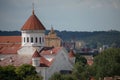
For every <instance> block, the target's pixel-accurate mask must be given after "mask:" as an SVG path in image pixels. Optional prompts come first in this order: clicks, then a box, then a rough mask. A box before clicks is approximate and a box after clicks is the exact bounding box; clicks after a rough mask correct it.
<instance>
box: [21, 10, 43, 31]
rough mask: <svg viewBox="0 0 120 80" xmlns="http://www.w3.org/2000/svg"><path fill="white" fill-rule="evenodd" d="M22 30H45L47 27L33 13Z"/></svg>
mask: <svg viewBox="0 0 120 80" xmlns="http://www.w3.org/2000/svg"><path fill="white" fill-rule="evenodd" d="M21 30H45V27H44V26H43V24H42V23H41V22H40V20H39V19H38V18H37V16H36V15H35V14H34V11H33V13H32V15H31V16H30V17H29V18H28V20H27V21H26V22H25V24H24V25H23V27H22V28H21Z"/></svg>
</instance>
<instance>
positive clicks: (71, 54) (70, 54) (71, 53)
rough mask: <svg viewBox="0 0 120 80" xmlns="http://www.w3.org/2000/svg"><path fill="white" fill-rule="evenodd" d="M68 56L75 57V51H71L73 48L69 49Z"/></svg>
mask: <svg viewBox="0 0 120 80" xmlns="http://www.w3.org/2000/svg"><path fill="white" fill-rule="evenodd" d="M68 56H69V57H70V58H72V57H75V53H74V52H73V50H70V52H69V55H68Z"/></svg>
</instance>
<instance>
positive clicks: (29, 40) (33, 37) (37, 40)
mask: <svg viewBox="0 0 120 80" xmlns="http://www.w3.org/2000/svg"><path fill="white" fill-rule="evenodd" d="M21 33H22V46H35V47H44V45H45V27H44V26H43V24H42V23H41V21H40V20H39V19H38V18H37V16H36V15H35V13H34V9H33V11H32V15H31V16H30V17H29V18H28V20H27V21H26V22H25V24H24V25H23V27H22V28H21Z"/></svg>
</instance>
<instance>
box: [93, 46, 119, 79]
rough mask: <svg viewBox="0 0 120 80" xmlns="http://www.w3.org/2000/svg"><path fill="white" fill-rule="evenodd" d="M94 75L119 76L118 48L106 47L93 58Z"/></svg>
mask: <svg viewBox="0 0 120 80" xmlns="http://www.w3.org/2000/svg"><path fill="white" fill-rule="evenodd" d="M93 68H94V69H95V73H96V74H95V76H96V77H101V78H103V77H106V76H120V71H119V70H120V48H117V49H115V48H114V49H107V50H105V51H104V52H102V53H101V54H99V55H98V56H96V57H95V59H94V65H93Z"/></svg>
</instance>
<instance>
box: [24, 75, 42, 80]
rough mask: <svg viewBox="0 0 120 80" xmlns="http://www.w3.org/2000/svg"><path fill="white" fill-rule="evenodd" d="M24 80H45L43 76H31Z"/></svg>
mask: <svg viewBox="0 0 120 80" xmlns="http://www.w3.org/2000/svg"><path fill="white" fill-rule="evenodd" d="M24 80H43V78H42V76H38V75H31V76H27V77H26V78H24Z"/></svg>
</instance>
